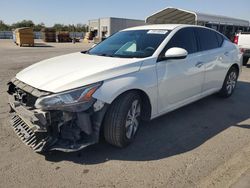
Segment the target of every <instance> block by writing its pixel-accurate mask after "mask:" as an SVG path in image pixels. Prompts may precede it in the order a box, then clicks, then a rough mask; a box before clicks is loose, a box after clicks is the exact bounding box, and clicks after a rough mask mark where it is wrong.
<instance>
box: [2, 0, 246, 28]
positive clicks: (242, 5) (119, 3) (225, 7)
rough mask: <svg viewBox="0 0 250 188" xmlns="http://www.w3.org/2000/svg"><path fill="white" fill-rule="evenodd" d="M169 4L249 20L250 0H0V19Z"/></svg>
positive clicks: (70, 17) (146, 10)
mask: <svg viewBox="0 0 250 188" xmlns="http://www.w3.org/2000/svg"><path fill="white" fill-rule="evenodd" d="M168 6H172V7H178V8H183V9H188V10H194V11H199V12H203V13H210V14H219V15H225V16H231V17H236V18H242V19H247V20H250V8H249V7H250V1H249V0H237V1H231V0H95V1H94V0H92V1H88V0H71V1H70V0H58V1H56V0H40V1H38V0H8V1H7V0H2V2H1V3H0V20H3V21H4V22H5V23H8V24H11V23H13V22H17V21H20V20H23V19H29V20H33V21H34V22H35V23H40V22H44V23H45V24H46V25H47V26H52V25H53V24H54V23H63V24H76V23H87V21H88V20H89V19H94V18H98V17H110V16H111V17H124V18H134V19H145V17H147V16H149V15H151V14H152V13H154V12H156V11H158V10H161V9H163V8H165V7H168Z"/></svg>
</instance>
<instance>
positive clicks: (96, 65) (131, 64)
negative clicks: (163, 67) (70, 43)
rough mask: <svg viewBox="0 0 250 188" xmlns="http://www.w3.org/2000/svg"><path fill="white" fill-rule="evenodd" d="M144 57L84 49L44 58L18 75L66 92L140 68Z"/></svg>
mask: <svg viewBox="0 0 250 188" xmlns="http://www.w3.org/2000/svg"><path fill="white" fill-rule="evenodd" d="M141 64H142V61H141V60H140V59H136V58H134V59H127V58H113V57H103V56H94V55H88V54H82V53H80V52H78V53H73V54H68V55H63V56H58V57H55V58H51V59H48V60H44V61H41V62H39V63H36V64H34V65H31V66H30V67H28V68H26V69H24V70H22V71H21V72H19V73H18V74H17V75H16V78H17V79H18V80H20V81H22V82H24V83H26V84H28V85H30V86H32V87H34V88H37V89H40V90H44V91H49V92H53V93H57V92H62V91H66V90H70V89H74V88H78V87H82V86H85V85H88V84H92V83H95V82H99V81H104V80H107V79H110V78H113V77H117V76H121V75H124V74H128V73H132V72H136V71H139V69H140V66H141Z"/></svg>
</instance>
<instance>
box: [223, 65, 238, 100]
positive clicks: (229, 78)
mask: <svg viewBox="0 0 250 188" xmlns="http://www.w3.org/2000/svg"><path fill="white" fill-rule="evenodd" d="M238 76H239V72H238V69H237V68H235V67H231V68H230V69H229V71H228V73H227V75H226V78H225V80H224V83H223V86H222V88H221V90H220V92H219V95H220V96H221V97H224V98H228V97H230V96H231V95H232V94H233V92H234V89H235V87H236V85H237V80H238Z"/></svg>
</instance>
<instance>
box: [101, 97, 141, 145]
mask: <svg viewBox="0 0 250 188" xmlns="http://www.w3.org/2000/svg"><path fill="white" fill-rule="evenodd" d="M140 121H141V98H140V95H139V94H138V93H137V92H129V93H126V94H124V95H121V96H120V97H119V98H118V99H116V100H115V101H114V102H113V103H112V104H111V106H110V108H109V109H108V112H107V114H106V116H105V119H104V137H105V140H106V141H107V142H108V143H110V144H112V145H114V146H118V147H125V146H127V145H129V144H130V143H131V142H132V141H133V140H134V138H135V135H136V133H137V130H138V128H139V124H140Z"/></svg>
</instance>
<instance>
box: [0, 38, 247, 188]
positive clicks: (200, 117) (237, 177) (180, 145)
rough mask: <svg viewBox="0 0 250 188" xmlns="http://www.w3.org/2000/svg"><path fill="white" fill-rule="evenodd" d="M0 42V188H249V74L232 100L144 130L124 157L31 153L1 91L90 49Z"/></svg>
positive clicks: (198, 106) (203, 104)
mask: <svg viewBox="0 0 250 188" xmlns="http://www.w3.org/2000/svg"><path fill="white" fill-rule="evenodd" d="M36 42H37V47H34V48H29V47H22V48H20V47H17V46H15V45H14V44H13V43H12V42H11V41H10V40H0V125H1V126H0V187H39V188H40V187H164V188H165V187H185V188H186V187H220V188H221V187H231V186H232V187H247V186H250V185H249V184H250V182H249V177H250V66H249V67H247V68H246V67H244V68H243V73H242V75H241V77H240V80H239V83H238V86H237V90H236V91H235V93H234V95H233V96H232V97H231V98H229V99H221V98H218V97H217V96H216V95H213V96H210V97H207V98H205V99H202V100H200V101H198V102H196V103H193V104H191V105H188V106H186V107H183V108H181V109H179V110H176V111H174V112H171V113H169V114H167V115H164V116H162V117H160V118H157V119H155V120H153V121H151V122H148V123H145V124H144V125H143V126H142V127H141V129H140V131H139V133H138V136H137V138H136V140H135V143H134V144H132V145H131V146H129V147H128V148H126V149H117V148H114V147H112V146H110V145H108V144H106V143H105V142H104V141H102V142H101V143H100V144H97V145H94V146H90V147H88V148H87V149H85V150H82V151H80V152H76V153H62V152H51V153H48V154H46V155H40V154H37V153H34V152H33V151H32V150H31V149H29V148H28V147H27V146H26V145H24V144H23V143H22V142H21V141H20V140H19V138H18V137H17V136H16V135H15V133H14V131H13V130H12V129H11V127H10V126H9V122H8V110H9V108H8V105H7V95H6V83H7V82H8V81H9V80H10V79H11V78H12V77H14V76H15V74H16V73H17V72H19V71H20V70H21V69H23V68H24V67H27V66H29V65H31V64H33V63H36V62H38V61H40V60H43V59H46V58H50V57H53V56H58V55H61V54H67V53H71V52H77V51H81V50H84V49H87V48H89V47H90V45H86V44H83V43H79V44H75V45H74V44H52V43H51V44H43V43H42V42H41V41H36Z"/></svg>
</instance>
